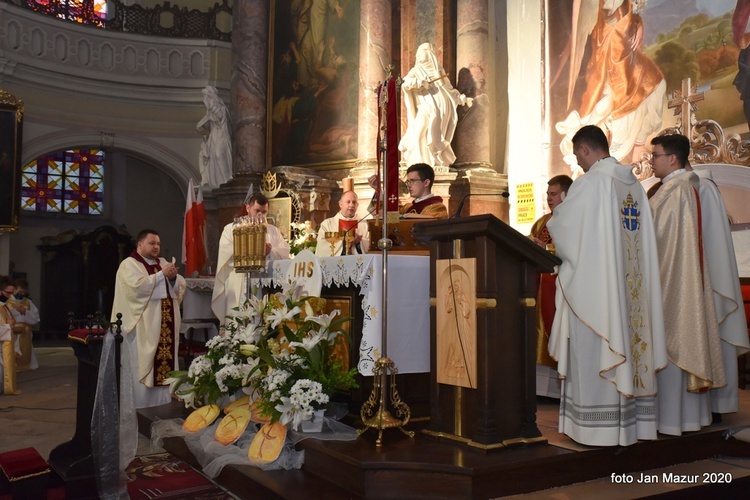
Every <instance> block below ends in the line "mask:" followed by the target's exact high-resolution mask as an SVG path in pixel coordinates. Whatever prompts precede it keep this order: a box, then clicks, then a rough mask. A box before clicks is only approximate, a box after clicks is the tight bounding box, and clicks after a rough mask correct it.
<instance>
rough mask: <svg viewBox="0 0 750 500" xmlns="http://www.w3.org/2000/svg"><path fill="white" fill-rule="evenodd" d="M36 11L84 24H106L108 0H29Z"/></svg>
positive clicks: (28, 2) (29, 3)
mask: <svg viewBox="0 0 750 500" xmlns="http://www.w3.org/2000/svg"><path fill="white" fill-rule="evenodd" d="M27 4H28V5H29V6H30V7H31V8H32V9H33V10H35V11H37V12H42V13H44V14H47V15H50V16H55V17H59V18H60V19H68V20H70V21H75V22H78V23H82V24H93V25H95V26H100V27H101V26H104V21H105V20H106V19H107V0H27Z"/></svg>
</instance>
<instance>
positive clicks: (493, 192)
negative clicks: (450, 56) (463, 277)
mask: <svg viewBox="0 0 750 500" xmlns="http://www.w3.org/2000/svg"><path fill="white" fill-rule="evenodd" d="M457 7H458V9H457V15H456V68H457V72H458V74H457V77H456V88H457V89H458V90H459V91H460V92H461V93H463V94H466V95H467V96H468V97H471V98H473V99H474V104H473V106H472V107H471V108H468V107H466V106H461V107H459V108H458V124H457V126H456V134H455V136H454V137H453V149H454V151H455V152H456V163H455V164H454V165H453V167H454V168H456V169H457V170H458V172H459V178H458V180H456V181H455V182H454V183H453V185H452V186H451V194H452V195H453V198H452V199H451V208H453V209H456V208H457V205H458V204H459V203H460V202H461V200H462V199H464V198H466V202H465V204H464V207H463V211H462V212H463V215H477V214H486V213H491V214H493V215H495V216H496V217H497V218H499V219H501V220H503V221H505V222H508V213H509V205H508V200H507V198H505V197H503V196H502V193H503V192H505V191H506V190H507V189H508V178H507V176H506V175H504V174H501V173H498V172H497V171H496V168H495V167H494V166H493V165H492V155H491V149H490V148H491V140H490V139H491V137H490V136H491V133H492V132H491V126H490V115H491V109H490V101H491V100H490V97H489V96H490V94H491V93H492V90H493V89H490V88H489V85H488V83H489V82H491V81H492V78H491V75H492V73H491V70H490V67H489V60H490V59H491V57H490V49H491V47H490V29H489V19H490V12H489V3H488V2H487V0H458V5H457ZM500 63H501V62H500V61H497V60H496V61H495V64H500ZM495 93H497V92H495ZM493 101H494V102H495V105H496V106H497V105H498V103H497V99H493ZM496 142H503V141H502V139H498V140H497V141H496ZM497 146H498V144H495V145H494V146H492V147H497Z"/></svg>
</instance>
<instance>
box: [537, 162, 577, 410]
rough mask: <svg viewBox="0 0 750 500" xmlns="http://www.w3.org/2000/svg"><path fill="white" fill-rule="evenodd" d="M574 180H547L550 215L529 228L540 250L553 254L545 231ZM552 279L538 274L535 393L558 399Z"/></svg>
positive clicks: (545, 274)
mask: <svg viewBox="0 0 750 500" xmlns="http://www.w3.org/2000/svg"><path fill="white" fill-rule="evenodd" d="M571 184H573V179H571V178H570V176H567V175H556V176H554V177H552V178H551V179H550V180H549V181H547V206H548V207H549V213H547V214H544V215H542V216H541V217H539V219H537V221H536V222H534V225H533V226H531V232H530V233H529V238H531V239H532V240H534V242H535V243H536V244H537V245H539V246H540V247H542V248H544V249H546V250H548V251H550V252H552V253H555V244H554V242H553V241H552V236H550V234H549V229H547V222H549V220H550V219H551V218H552V214H553V213H554V211H555V207H556V206H558V205H559V204H560V203H562V202H563V200H564V199H565V196H566V195H567V194H568V189H570V185H571ZM555 279H556V276H555V275H553V274H547V273H543V274H540V275H539V292H538V293H537V300H536V303H537V308H536V310H537V315H536V333H537V344H536V364H537V367H536V394H537V396H547V397H553V398H559V397H560V379H559V378H558V377H557V363H556V362H555V360H554V359H552V358H551V357H550V355H549V335H550V331H551V330H552V321H553V320H554V318H555Z"/></svg>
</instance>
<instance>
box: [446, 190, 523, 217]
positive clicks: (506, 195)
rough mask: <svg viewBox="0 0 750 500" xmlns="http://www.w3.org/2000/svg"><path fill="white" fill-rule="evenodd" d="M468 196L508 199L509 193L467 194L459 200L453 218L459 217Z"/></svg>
mask: <svg viewBox="0 0 750 500" xmlns="http://www.w3.org/2000/svg"><path fill="white" fill-rule="evenodd" d="M469 196H502V197H503V198H508V197H510V193H509V192H508V191H503V192H502V193H468V194H466V195H464V197H463V198H461V202H460V203H459V204H458V209H457V210H456V213H455V214H453V217H456V218H458V217H461V210H463V209H464V203H466V199H467V198H468V197H469ZM453 217H451V218H453Z"/></svg>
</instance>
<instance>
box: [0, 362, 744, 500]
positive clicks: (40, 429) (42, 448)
mask: <svg viewBox="0 0 750 500" xmlns="http://www.w3.org/2000/svg"><path fill="white" fill-rule="evenodd" d="M36 352H37V357H38V359H39V369H37V370H33V371H28V372H22V373H19V374H18V386H19V388H20V389H21V391H22V393H21V394H20V395H15V396H5V395H0V452H4V451H10V450H15V449H19V448H25V447H35V448H36V449H37V450H38V451H39V453H40V454H41V455H42V456H43V457H45V458H47V457H49V454H50V451H51V450H52V449H53V448H55V447H56V446H57V445H58V444H61V443H64V442H66V441H68V440H70V439H71V438H72V436H73V434H74V431H75V421H74V420H75V407H76V377H77V369H76V366H77V364H76V359H75V357H74V355H73V350H72V349H71V348H70V347H44V348H37V350H36ZM557 411H558V408H557V403H556V401H554V400H551V399H547V398H540V400H539V407H538V412H537V423H538V426H539V429H540V430H541V432H542V433H543V434H544V436H545V437H546V438H547V439H548V441H549V442H550V444H551V445H554V446H560V447H564V448H567V449H571V450H575V451H585V450H587V449H589V448H588V447H586V446H582V445H579V444H577V443H575V442H573V441H571V440H570V439H568V438H567V437H566V436H564V435H561V434H559V433H558V432H557ZM717 428H726V429H732V430H740V429H742V428H746V429H747V430H746V431H744V432H743V434H745V433H747V434H750V390H743V391H740V412H738V413H736V414H732V415H725V416H724V418H723V421H722V423H721V424H718V425H716V426H712V427H711V429H712V430H715V429H717ZM158 451H161V450H151V449H150V446H149V443H148V440H147V439H146V438H143V437H142V438H141V440H140V443H139V454H144V453H154V452H158ZM663 472H666V473H670V472H671V473H674V474H702V473H704V472H706V473H711V472H715V473H718V474H725V475H726V474H727V473H729V474H731V475H732V478H733V479H735V480H736V479H737V478H740V477H746V476H750V460H742V459H734V458H717V459H713V460H703V461H700V462H693V463H689V464H682V465H677V466H673V467H670V468H668V469H663V470H656V471H647V472H645V473H644V474H647V475H649V474H656V475H657V477H659V478H662V477H663V476H662V473H663ZM639 474H640V473H637V474H634V476H635V477H634V478H633V479H634V483H633V484H617V483H614V482H613V480H612V478H604V479H601V480H597V481H589V482H586V483H580V484H575V485H571V486H566V487H562V488H556V489H552V490H545V491H540V492H537V493H533V494H526V495H524V499H526V498H531V499H534V498H556V499H568V498H571V499H572V498H575V499H586V498H592V499H593V498H602V497H603V495H606V497H607V498H612V499H625V498H642V497H644V496H649V495H658V494H663V493H668V492H673V491H675V490H677V489H679V488H681V486H680V485H676V484H670V483H664V482H663V481H659V483H658V484H647V483H641V484H636V483H635V481H637V480H638V478H639V477H640V475H639Z"/></svg>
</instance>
